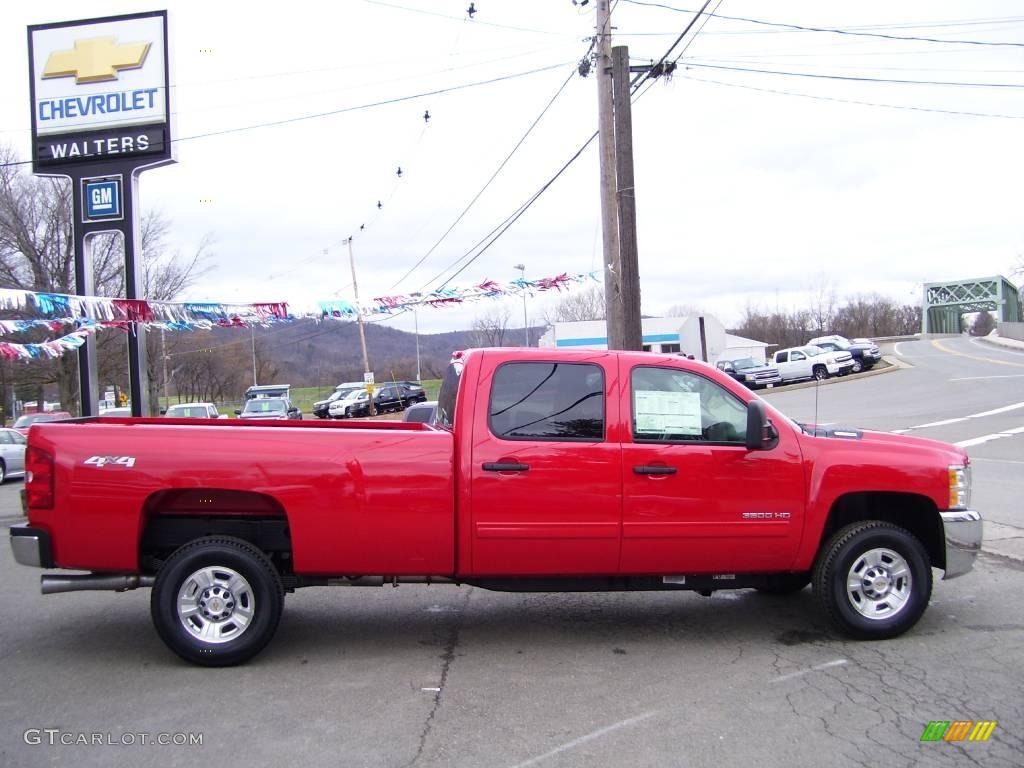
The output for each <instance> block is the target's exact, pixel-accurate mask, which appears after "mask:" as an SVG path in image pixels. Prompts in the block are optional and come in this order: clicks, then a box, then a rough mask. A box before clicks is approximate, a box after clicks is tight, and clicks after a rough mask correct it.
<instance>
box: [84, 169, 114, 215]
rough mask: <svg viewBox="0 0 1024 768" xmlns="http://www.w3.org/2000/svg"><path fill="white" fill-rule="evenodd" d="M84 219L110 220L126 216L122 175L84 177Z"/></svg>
mask: <svg viewBox="0 0 1024 768" xmlns="http://www.w3.org/2000/svg"><path fill="white" fill-rule="evenodd" d="M82 202H83V206H82V210H83V211H84V213H83V216H82V221H83V223H85V224H88V223H89V222H90V221H110V220H112V219H122V218H124V213H123V212H122V207H121V177H120V176H112V177H106V178H102V179H82Z"/></svg>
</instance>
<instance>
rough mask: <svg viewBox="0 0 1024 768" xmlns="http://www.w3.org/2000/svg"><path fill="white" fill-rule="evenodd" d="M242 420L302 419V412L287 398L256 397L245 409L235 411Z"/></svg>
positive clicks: (248, 401)
mask: <svg viewBox="0 0 1024 768" xmlns="http://www.w3.org/2000/svg"><path fill="white" fill-rule="evenodd" d="M235 415H236V416H238V418H240V419H301V418H302V411H300V410H299V409H298V408H296V407H295V406H294V405H292V401H291V400H289V399H288V398H287V397H256V398H253V399H251V400H247V401H246V403H245V408H243V409H241V410H237V409H236V410H235Z"/></svg>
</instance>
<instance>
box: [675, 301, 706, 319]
mask: <svg viewBox="0 0 1024 768" xmlns="http://www.w3.org/2000/svg"><path fill="white" fill-rule="evenodd" d="M709 314H711V313H710V312H706V311H705V310H704V309H703V308H702V307H698V306H695V305H693V304H673V305H672V306H671V307H669V308H668V309H666V310H665V317H693V316H697V317H699V316H701V315H709Z"/></svg>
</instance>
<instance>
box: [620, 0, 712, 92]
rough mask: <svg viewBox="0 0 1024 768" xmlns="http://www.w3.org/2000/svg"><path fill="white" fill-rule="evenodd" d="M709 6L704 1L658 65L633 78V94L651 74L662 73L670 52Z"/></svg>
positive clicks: (705, 0) (709, 1) (709, 0)
mask: <svg viewBox="0 0 1024 768" xmlns="http://www.w3.org/2000/svg"><path fill="white" fill-rule="evenodd" d="M718 2H719V5H721V0H718ZM709 5H711V0H704V5H702V6H701V7H700V10H699V11H697V13H696V15H695V16H694V17H693V18H692V19H690V23H689V24H687V25H686V26H685V27H684V28H683V31H682V32H680V33H679V37H677V38H676V40H675V42H674V43H672V45H670V46H669V48H668V50H667V51H665V53H664V54H663V55H662V57H661V59H659V60H658V63H657V64H655V65H654V66H653V67H651V68H650V69H649V70H648V71H647V72H645V73H643V74H642V75H637V77H636V78H634V80H633V82H632V83H630V87H631V88H633V89H634V92H635V89H636V88H637V87H639V86H640V85H641V84H642V83H643V82H644V80H647V79H650V78H651V77H653V76H652V74H651V73H652V72H662V71H664V70H663V69H662V68H663V67H664V64H665V61H666V60H667V59H668V57H669V56H671V55H672V51H674V50H675V49H676V46H677V45H679V43H681V42H682V41H683V38H684V37H686V33H687V32H689V31H690V30H691V29H693V25H694V24H696V23H697V21H698V19H700V18H701V15H702V14H703V13H704V11H705V9H706V8H707V7H708V6H709ZM715 7H716V8H717V7H718V6H715ZM709 15H710V14H709ZM704 18H705V22H706V21H707V17H706V16H705V17H704ZM701 26H702V28H703V25H701ZM698 31H699V30H698ZM690 42H693V41H692V39H691V41H690ZM687 47H689V43H687ZM685 50H686V49H685V48H684V49H683V51H685ZM679 55H680V56H682V53H680V54H679ZM678 58H679V57H676V60H677V61H678Z"/></svg>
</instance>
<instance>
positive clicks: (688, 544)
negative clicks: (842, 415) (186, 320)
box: [11, 349, 982, 666]
mask: <svg viewBox="0 0 1024 768" xmlns="http://www.w3.org/2000/svg"><path fill="white" fill-rule="evenodd" d="M26 460H27V467H28V470H29V471H30V472H31V476H30V479H29V480H28V481H27V483H26V493H25V499H26V506H27V516H28V523H27V524H26V525H23V526H16V527H14V528H12V529H11V544H12V547H13V550H14V555H15V558H16V559H17V560H18V562H20V563H23V564H25V565H32V566H37V567H43V568H67V569H76V570H85V571H90V572H91V573H88V574H84V575H81V574H79V575H61V574H46V575H43V576H42V591H43V592H44V593H52V592H68V591H74V590H81V589H106V590H117V591H121V590H126V589H133V588H136V587H149V586H151V587H152V594H151V608H152V617H153V621H154V624H155V626H156V629H157V632H158V633H159V635H160V637H161V638H162V639H163V640H164V642H165V643H166V644H167V645H168V646H169V647H170V648H171V649H172V650H173V651H174V652H176V653H178V654H179V655H180V656H182V657H183V658H185V659H187V660H189V661H192V662H195V663H197V664H202V665H209V666H223V665H229V664H237V663H240V662H243V661H245V660H247V659H249V658H251V657H252V656H254V655H255V654H257V653H258V652H259V651H260V650H261V649H262V648H263V647H264V646H265V645H266V644H267V643H268V642H269V641H270V639H271V637H272V636H273V634H274V631H275V629H276V627H277V624H278V621H279V619H280V617H281V612H282V608H283V604H284V595H285V593H286V592H291V591H294V590H295V589H297V588H299V587H305V586H334V585H339V586H341V585H350V586H363V585H366V586H379V585H382V584H398V583H402V582H412V583H440V582H444V583H454V584H468V585H473V586H477V587H483V588H488V589H499V590H510V591H533V592H558V591H602V590H654V589H659V590H669V589H688V590H696V591H698V592H700V593H702V594H710V593H711V592H712V591H714V590H717V589H737V588H755V589H758V590H761V591H763V592H770V593H776V594H778V593H784V592H793V591H797V590H800V589H803V588H804V587H805V586H806V585H807V584H808V583H811V582H813V586H814V590H815V593H816V594H817V599H818V600H819V601H820V604H821V606H822V607H823V609H824V611H825V614H826V615H827V616H828V618H829V619H830V620H831V621H832V622H833V623H834V624H835V626H836V627H837V628H838V629H839V630H841V631H843V632H845V633H847V634H849V635H851V636H854V637H858V638H865V639H877V638H888V637H893V636H896V635H899V634H900V633H902V632H904V631H906V630H907V629H909V628H910V627H912V626H913V625H914V624H915V623H916V622H917V620H918V619H919V618H920V616H921V614H922V612H923V611H924V610H925V607H926V606H927V605H928V600H929V596H930V594H931V588H932V568H933V567H935V568H940V569H943V570H944V572H945V574H944V575H945V578H951V577H953V576H959V575H961V574H963V573H965V572H967V571H968V570H970V568H971V566H972V564H973V561H974V558H975V555H976V554H977V551H978V549H979V547H980V543H981V526H982V523H981V517H980V515H979V514H978V513H977V512H975V511H974V510H972V509H971V508H970V471H969V467H968V460H967V456H966V455H965V453H964V452H963V451H962V450H961V449H959V448H956V447H954V446H951V445H947V444H944V443H939V442H935V441H931V440H924V439H920V438H914V437H908V436H900V435H892V434H886V433H880V432H861V431H858V430H852V429H851V430H846V429H831V428H829V429H825V428H820V427H814V426H809V425H805V424H797V423H795V422H793V421H791V420H790V419H789V418H787V417H786V416H783V415H782V414H781V413H779V412H778V411H776V410H775V409H774V408H772V407H771V406H770V405H767V404H766V403H765V402H764V401H763V400H761V399H760V398H758V397H757V396H756V395H755V394H753V393H752V392H751V391H749V390H748V389H747V388H745V387H743V386H742V385H740V384H738V383H737V382H735V381H733V380H732V379H731V378H729V377H728V376H726V375H725V374H723V373H721V372H720V371H718V370H716V369H714V368H712V367H710V366H708V365H705V364H703V363H700V362H695V361H689V360H685V359H682V358H680V357H674V356H669V355H658V354H650V353H626V352H604V351H565V350H544V349H484V350H471V351H469V352H466V353H464V354H461V355H460V356H457V358H456V359H455V360H454V361H453V362H452V364H451V365H450V366H449V368H448V370H447V372H446V373H445V376H444V380H443V383H442V386H441V391H440V395H439V398H438V407H437V419H436V422H435V423H434V424H433V425H425V424H418V423H407V422H390V421H373V422H371V421H362V422H358V421H357V422H346V423H338V422H333V421H332V422H306V421H302V422H296V421H280V422H265V421H263V422H251V421H249V422H246V421H234V420H232V421H229V422H225V421H214V420H208V421H205V420H197V419H181V420H176V419H166V418H164V419H123V418H111V419H104V418H100V419H79V420H76V421H72V422H55V423H48V424H37V425H34V426H33V427H32V429H31V431H30V433H29V440H28V452H27V459H26Z"/></svg>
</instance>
